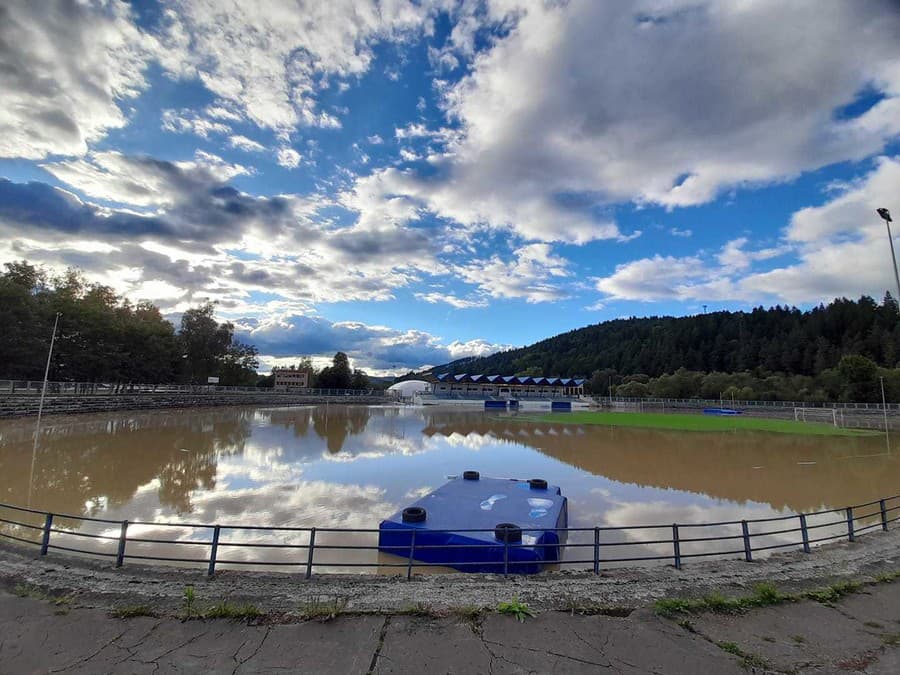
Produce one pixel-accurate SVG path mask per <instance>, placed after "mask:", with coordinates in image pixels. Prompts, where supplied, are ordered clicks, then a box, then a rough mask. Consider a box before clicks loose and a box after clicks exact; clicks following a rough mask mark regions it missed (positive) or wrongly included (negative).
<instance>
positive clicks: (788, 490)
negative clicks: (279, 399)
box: [0, 405, 900, 566]
mask: <svg viewBox="0 0 900 675" xmlns="http://www.w3.org/2000/svg"><path fill="white" fill-rule="evenodd" d="M32 429H33V421H32V420H22V421H7V422H2V423H0V501H2V502H6V503H11V504H24V503H25V501H26V498H27V494H28V490H29V470H30V463H31V433H32ZM466 468H476V469H479V470H480V471H481V472H482V473H483V474H484V475H491V476H509V477H525V478H527V477H536V476H540V477H543V478H546V479H547V480H549V481H550V482H551V483H555V484H559V485H561V486H563V489H564V492H565V494H566V495H567V496H568V497H569V500H570V502H569V504H570V505H569V512H570V524H571V525H572V526H573V527H593V526H595V525H601V526H603V525H607V526H629V525H636V524H646V523H671V522H679V523H689V522H708V521H712V520H716V521H718V520H733V519H740V518H757V517H769V516H773V515H778V514H782V513H789V512H795V511H801V510H805V511H808V510H817V509H820V508H823V507H840V506H845V505H847V504H853V503H860V502H865V501H869V500H870V499H875V498H878V497H882V496H885V495H890V494H892V493H893V492H894V491H895V490H897V487H896V486H897V485H898V484H900V483H898V479H900V462H898V460H897V459H896V457H895V456H894V455H891V454H889V453H887V452H885V450H884V445H883V442H882V440H881V439H878V438H830V437H826V438H822V437H816V438H812V437H809V438H807V437H799V436H786V435H774V434H755V433H754V434H751V433H733V434H705V433H704V434H699V433H679V432H669V431H651V430H638V429H625V428H606V427H582V426H575V425H565V424H553V423H540V424H534V423H527V422H520V421H517V420H515V419H512V418H507V417H500V416H496V415H493V414H492V415H486V414H484V413H483V412H481V411H471V412H458V411H446V410H436V409H433V408H427V409H414V408H396V407H394V408H392V407H362V406H335V405H330V406H318V407H295V408H274V409H267V408H227V409H207V410H195V411H160V412H146V413H113V414H108V415H101V416H90V417H75V418H56V419H50V420H48V422H47V423H46V425H45V426H44V429H43V432H42V439H41V444H40V450H39V452H38V455H37V457H36V462H35V472H34V480H33V484H32V485H31V488H32V491H33V497H32V504H33V505H34V507H35V508H38V509H45V510H49V511H53V512H55V513H70V514H74V515H93V516H98V517H103V518H110V519H114V520H121V519H128V520H130V521H146V522H147V523H149V524H148V525H139V526H133V528H136V529H133V530H132V531H130V532H131V534H132V535H134V534H135V533H137V534H140V535H141V536H142V537H144V538H147V539H158V538H172V537H174V536H176V535H177V536H180V537H183V538H186V539H192V540H194V541H197V542H206V541H208V540H209V536H210V533H209V531H208V530H206V529H204V528H191V527H188V526H187V525H186V524H187V523H208V524H212V523H220V524H222V525H235V524H244V525H260V526H278V527H285V528H303V527H312V526H315V527H317V528H360V529H364V528H375V527H377V525H378V522H379V521H380V520H381V519H382V518H384V517H386V516H387V515H389V514H391V513H392V512H394V511H395V510H397V509H398V508H400V506H402V505H403V504H405V503H407V502H409V501H410V500H412V499H415V498H416V497H417V496H418V495H421V494H423V493H424V492H427V491H428V490H429V489H431V488H434V487H437V486H438V485H440V484H441V483H443V482H444V480H445V479H446V476H447V475H449V474H457V473H459V472H460V471H462V470H463V469H466ZM64 525H68V526H69V527H73V528H74V527H78V525H76V523H74V522H71V523H67V524H65V523H64ZM81 527H82V530H81V531H90V532H97V533H106V534H110V536H115V535H117V533H118V532H117V529H116V528H114V527H106V526H102V525H97V526H81ZM823 531H824V530H823ZM728 533H730V531H729V532H728ZM659 534H660V533H658V532H655V531H640V532H637V531H634V532H629V533H628V534H627V535H625V534H618V535H615V536H613V535H610V536H611V537H612V538H610V539H609V540H605V545H609V546H610V547H611V548H610V549H609V550H610V551H612V549H613V548H615V547H614V546H612V544H613V542H619V543H623V544H624V543H626V542H634V541H647V540H650V539H654V538H656V537H657V536H658V535H659ZM695 536H702V535H701V534H697V535H695ZM782 539H783V538H782ZM793 539H794V540H795V539H796V537H794V538H793ZM307 540H308V534H307V533H306V532H297V531H291V530H284V531H281V532H276V533H272V534H266V535H264V534H262V533H260V532H257V531H253V530H229V531H227V532H225V531H223V535H222V541H223V542H233V543H253V542H257V543H266V542H268V543H283V544H288V545H290V546H293V547H295V548H290V549H253V548H247V547H239V546H232V547H229V546H226V545H223V547H222V550H221V551H220V555H221V557H222V558H224V559H226V560H233V561H236V562H240V561H250V560H258V559H260V558H261V557H264V558H265V559H267V560H278V561H283V562H284V563H285V564H292V565H298V566H302V564H305V555H306V553H305V549H303V548H302V547H303V546H305V545H306V542H307ZM92 541H93V540H92ZM574 541H578V538H577V537H575V538H574ZM772 541H773V542H777V541H780V540H779V539H778V538H777V537H776V538H775V539H773V540H772ZM350 542H353V543H365V544H367V545H374V537H372V536H370V535H355V536H352V537H348V535H338V534H336V533H327V532H321V533H320V538H319V539H317V544H325V545H327V544H329V543H330V544H346V543H350ZM81 544H84V542H83V541H82V542H81ZM93 545H98V546H103V545H104V544H102V542H101V543H100V544H96V543H94V544H93ZM110 545H111V544H106V546H107V547H108V546H110ZM160 548H161V547H160V546H158V545H157V546H155V547H154V546H152V545H150V544H144V545H141V544H135V545H134V548H129V552H130V553H137V554H143V553H146V552H147V551H151V550H152V551H154V552H155V553H156V554H162V555H168V556H171V557H194V556H196V557H203V556H204V555H205V553H204V550H205V549H201V548H197V549H196V550H195V551H193V552H190V553H189V554H188V553H187V552H186V551H185V550H184V549H179V550H177V551H175V550H174V548H175V547H169V548H170V549H173V550H166V551H165V552H160ZM621 548H622V551H618V552H616V555H618V556H621V555H625V553H623V551H626V550H627V548H626V547H624V546H623V547H621ZM707 548H708V547H707V546H706V545H704V544H702V543H697V544H692V545H691V544H689V545H687V550H685V553H688V554H690V553H692V552H703V551H704V550H706V549H707ZM651 549H652V550H656V551H658V552H659V554H660V555H665V554H667V553H668V551H669V549H667V548H666V547H665V546H663V545H660V546H657V547H656V548H653V547H650V548H648V549H647V550H651ZM646 554H647V553H646V551H645V552H644V553H642V555H646ZM320 555H321V557H320ZM585 555H589V552H588V551H586V550H584V549H581V550H574V552H573V555H569V556H568V559H570V560H571V559H572V558H573V556H574V557H575V558H578V557H581V558H583V557H584V556H585ZM316 559H317V561H319V562H326V561H331V562H341V563H344V564H346V563H355V564H360V565H364V564H372V563H373V562H374V561H375V560H376V559H377V555H376V553H375V552H374V551H365V552H354V553H348V552H347V551H341V550H331V551H324V550H323V551H322V552H321V553H320V554H318V553H317V558H316Z"/></svg>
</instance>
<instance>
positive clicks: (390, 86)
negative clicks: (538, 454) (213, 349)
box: [0, 0, 900, 375]
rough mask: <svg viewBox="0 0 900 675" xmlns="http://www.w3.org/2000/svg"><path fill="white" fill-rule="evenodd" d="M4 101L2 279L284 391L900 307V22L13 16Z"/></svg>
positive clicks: (321, 12) (236, 7)
mask: <svg viewBox="0 0 900 675" xmlns="http://www.w3.org/2000/svg"><path fill="white" fill-rule="evenodd" d="M0 92H2V105H0V263H4V262H9V261H12V260H21V259H27V260H28V261H30V262H32V263H34V264H40V265H43V266H44V267H45V268H47V269H48V270H50V271H61V270H63V269H65V268H66V267H69V266H75V267H78V268H80V269H82V270H83V271H84V273H85V275H86V276H87V278H88V279H89V280H90V281H91V282H95V283H101V284H105V285H108V286H110V287H112V288H113V289H114V290H116V291H117V292H119V293H121V294H123V295H125V296H126V297H128V298H129V299H131V300H135V301H136V300H150V301H153V302H154V303H156V304H157V305H158V306H159V307H160V308H161V309H162V310H163V312H164V313H165V314H166V315H167V316H171V317H172V318H173V319H174V320H175V321H176V322H177V319H178V317H179V315H180V313H181V312H183V311H184V310H185V309H187V308H189V307H192V306H197V305H198V304H200V303H203V302H206V301H212V302H215V303H216V308H217V315H218V317H219V318H220V319H221V320H229V321H232V322H233V323H234V325H235V327H236V334H237V336H238V337H239V338H240V339H242V340H244V341H247V342H251V343H253V344H255V345H256V346H257V347H258V349H259V351H260V354H261V357H262V358H261V363H262V367H261V370H267V369H268V368H269V367H271V366H272V365H275V364H287V363H292V362H295V361H296V360H297V359H298V358H299V357H301V356H313V357H315V358H316V360H317V362H319V363H322V362H324V360H325V359H326V358H330V356H332V355H333V354H334V352H336V351H338V350H342V351H345V352H347V353H348V355H349V356H350V358H351V361H352V363H353V366H354V367H359V368H364V369H366V370H367V371H368V372H370V373H371V374H376V375H385V374H391V373H400V372H406V371H407V370H410V369H418V368H421V367H424V366H432V365H437V364H441V363H445V362H447V361H450V360H453V359H458V358H463V357H467V356H478V355H486V354H489V353H492V352H494V351H497V350H498V349H503V348H508V347H510V346H522V345H526V344H531V343H533V342H535V341H538V340H540V339H542V338H545V337H549V336H552V335H555V334H557V333H560V332H564V331H568V330H571V329H574V328H578V327H581V326H585V325H589V324H593V323H597V322H600V321H605V320H609V319H614V318H620V317H628V316H651V315H662V314H672V315H690V314H696V313H699V312H702V311H704V310H706V311H714V310H720V309H728V310H737V309H749V308H752V307H755V306H758V305H764V306H770V305H774V304H782V305H785V304H787V305H793V306H798V307H801V308H806V307H810V306H812V305H815V304H818V303H820V302H828V301H829V300H831V299H833V298H834V297H839V296H844V297H858V296H859V295H861V294H868V295H872V296H874V297H876V298H878V299H880V298H881V297H882V296H883V295H884V292H885V291H886V290H888V289H890V288H892V286H893V284H894V281H893V273H892V271H891V259H890V252H889V248H888V246H887V243H888V242H887V241H886V238H887V234H886V232H885V228H884V223H883V222H882V221H881V220H879V218H878V216H877V215H876V214H875V208H876V207H887V208H891V209H893V211H894V212H895V213H896V214H900V1H898V0H793V1H792V2H790V3H784V2H781V1H779V0H733V1H728V2H725V1H714V0H635V1H634V2H619V1H614V0H608V1H603V0H570V1H568V2H565V1H560V0H553V1H551V2H540V1H539V0H527V1H522V2H520V1H518V0H417V1H415V2H409V1H407V0H381V1H376V0H354V1H349V0H330V1H329V2H320V1H319V0H308V1H307V0H290V1H288V0H285V1H283V2H279V1H277V0H269V1H260V2H249V1H241V2H237V1H236V2H227V1H225V0H195V1H192V2H188V1H178V0H175V1H165V2H158V3H157V2H144V1H141V2H134V3H125V2H119V1H117V0H81V1H74V0H73V1H69V2H64V1H61V0H59V1H57V0H46V1H45V2H33V1H30V0H0ZM897 227H900V225H897ZM563 375H565V373H563Z"/></svg>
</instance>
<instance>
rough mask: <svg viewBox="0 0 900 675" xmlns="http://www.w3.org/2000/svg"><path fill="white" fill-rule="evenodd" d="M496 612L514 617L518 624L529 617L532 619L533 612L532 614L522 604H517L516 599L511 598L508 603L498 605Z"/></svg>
mask: <svg viewBox="0 0 900 675" xmlns="http://www.w3.org/2000/svg"><path fill="white" fill-rule="evenodd" d="M497 612H498V613H500V614H507V615H509V616H514V617H516V618H517V619H518V620H519V621H520V622H524V621H525V619H527V618H529V617H534V612H532V611H531V610H530V609H529V608H528V605H526V604H525V603H524V602H519V599H518V598H513V599H512V600H511V601H509V602H501V603H499V604H498V605H497Z"/></svg>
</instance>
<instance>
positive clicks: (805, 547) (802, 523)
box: [800, 513, 809, 553]
mask: <svg viewBox="0 0 900 675" xmlns="http://www.w3.org/2000/svg"><path fill="white" fill-rule="evenodd" d="M800 533H801V534H802V535H803V552H804V553H809V530H807V529H806V514H805V513H801V514H800Z"/></svg>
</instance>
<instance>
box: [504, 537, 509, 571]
mask: <svg viewBox="0 0 900 675" xmlns="http://www.w3.org/2000/svg"><path fill="white" fill-rule="evenodd" d="M503 576H509V536H507V537H505V538H504V539H503Z"/></svg>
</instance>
